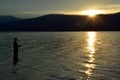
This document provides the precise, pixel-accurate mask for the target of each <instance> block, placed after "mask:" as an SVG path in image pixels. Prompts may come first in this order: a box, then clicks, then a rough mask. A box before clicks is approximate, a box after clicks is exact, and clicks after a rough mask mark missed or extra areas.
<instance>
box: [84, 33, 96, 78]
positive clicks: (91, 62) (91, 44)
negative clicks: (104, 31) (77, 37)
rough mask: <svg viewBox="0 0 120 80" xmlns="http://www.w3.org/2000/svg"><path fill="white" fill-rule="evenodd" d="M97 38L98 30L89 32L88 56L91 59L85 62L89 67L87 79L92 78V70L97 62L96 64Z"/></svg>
mask: <svg viewBox="0 0 120 80" xmlns="http://www.w3.org/2000/svg"><path fill="white" fill-rule="evenodd" d="M95 40H96V32H88V39H87V41H88V46H87V48H88V51H89V54H88V57H89V59H88V60H87V62H88V63H87V64H85V66H86V67H87V69H86V71H85V73H86V75H87V80H89V79H90V77H91V76H92V72H93V69H94V68H95V64H94V60H95V58H94V53H95Z"/></svg>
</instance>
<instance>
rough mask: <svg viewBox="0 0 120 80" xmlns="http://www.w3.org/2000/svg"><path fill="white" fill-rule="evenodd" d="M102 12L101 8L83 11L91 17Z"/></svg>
mask: <svg viewBox="0 0 120 80" xmlns="http://www.w3.org/2000/svg"><path fill="white" fill-rule="evenodd" d="M101 13H102V12H101V11H100V10H95V9H91V10H85V11H82V14H83V15H88V16H89V17H95V16H96V15H97V14H101Z"/></svg>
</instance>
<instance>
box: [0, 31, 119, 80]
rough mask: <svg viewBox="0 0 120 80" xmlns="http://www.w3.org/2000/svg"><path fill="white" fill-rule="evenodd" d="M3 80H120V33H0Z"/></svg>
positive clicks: (0, 66) (1, 75)
mask: <svg viewBox="0 0 120 80" xmlns="http://www.w3.org/2000/svg"><path fill="white" fill-rule="evenodd" d="M14 37H17V38H18V43H19V44H21V45H22V47H20V48H19V62H18V64H17V66H16V67H12V65H13V64H12V63H13V62H12V56H13V40H14ZM13 71H14V72H13ZM0 80H120V32H0Z"/></svg>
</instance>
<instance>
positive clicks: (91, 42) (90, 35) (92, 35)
mask: <svg viewBox="0 0 120 80" xmlns="http://www.w3.org/2000/svg"><path fill="white" fill-rule="evenodd" d="M95 38H96V33H95V32H88V50H89V51H90V53H91V54H93V53H95Z"/></svg>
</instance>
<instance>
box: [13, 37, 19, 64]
mask: <svg viewBox="0 0 120 80" xmlns="http://www.w3.org/2000/svg"><path fill="white" fill-rule="evenodd" d="M20 46H21V45H18V44H17V38H14V42H13V48H14V54H13V66H15V65H16V64H17V62H18V47H20Z"/></svg>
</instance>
